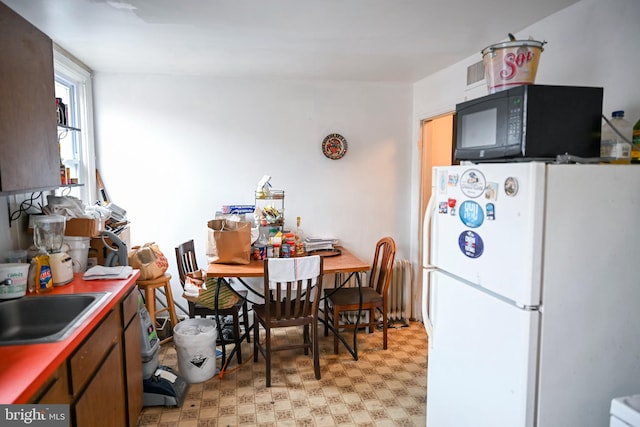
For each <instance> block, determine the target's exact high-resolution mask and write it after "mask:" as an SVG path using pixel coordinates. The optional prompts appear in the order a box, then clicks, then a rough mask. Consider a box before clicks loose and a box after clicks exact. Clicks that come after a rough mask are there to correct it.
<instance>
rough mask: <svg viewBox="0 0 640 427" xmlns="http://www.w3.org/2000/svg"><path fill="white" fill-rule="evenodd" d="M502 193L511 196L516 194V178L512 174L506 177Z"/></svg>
mask: <svg viewBox="0 0 640 427" xmlns="http://www.w3.org/2000/svg"><path fill="white" fill-rule="evenodd" d="M504 193H505V194H506V195H507V196H509V197H513V196H515V195H516V194H518V180H517V179H515V178H514V177H512V176H510V177H509V178H507V179H506V180H505V181H504Z"/></svg>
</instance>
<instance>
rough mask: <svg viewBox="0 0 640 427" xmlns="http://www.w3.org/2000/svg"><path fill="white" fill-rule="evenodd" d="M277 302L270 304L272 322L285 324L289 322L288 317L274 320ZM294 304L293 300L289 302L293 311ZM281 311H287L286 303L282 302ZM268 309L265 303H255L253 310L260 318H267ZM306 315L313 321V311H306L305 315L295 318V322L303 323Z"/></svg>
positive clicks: (297, 323)
mask: <svg viewBox="0 0 640 427" xmlns="http://www.w3.org/2000/svg"><path fill="white" fill-rule="evenodd" d="M277 304H278V303H277V302H271V304H270V305H269V311H270V315H271V319H272V320H271V323H272V324H278V325H283V324H285V323H287V319H280V320H273V319H275V318H276V306H277ZM293 306H294V303H293V302H291V303H290V304H289V308H290V310H289V312H293ZM280 310H281V311H280V312H281V313H284V312H285V304H284V303H283V304H280ZM266 311H267V309H266V306H265V305H264V304H254V305H253V312H254V314H255V315H257V316H258V317H260V319H265V318H266V317H267V312H266ZM305 317H308V319H309V321H311V319H312V318H313V315H312V314H311V313H306V315H305V316H297V317H295V318H293V319H294V320H295V324H296V325H299V324H301V319H304V318H305Z"/></svg>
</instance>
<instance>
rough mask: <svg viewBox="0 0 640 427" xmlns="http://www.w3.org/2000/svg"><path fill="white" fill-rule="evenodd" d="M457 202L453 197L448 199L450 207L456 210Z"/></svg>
mask: <svg viewBox="0 0 640 427" xmlns="http://www.w3.org/2000/svg"><path fill="white" fill-rule="evenodd" d="M457 202H458V201H457V200H456V199H453V198H451V197H450V198H448V199H447V204H448V205H449V207H450V208H455V207H456V203H457Z"/></svg>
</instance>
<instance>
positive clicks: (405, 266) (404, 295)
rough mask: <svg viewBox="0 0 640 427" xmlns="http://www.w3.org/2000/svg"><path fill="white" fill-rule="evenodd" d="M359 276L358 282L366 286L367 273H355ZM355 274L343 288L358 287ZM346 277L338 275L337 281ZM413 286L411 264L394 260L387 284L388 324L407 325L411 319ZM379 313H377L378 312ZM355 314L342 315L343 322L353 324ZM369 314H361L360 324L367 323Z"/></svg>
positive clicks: (406, 261) (402, 260)
mask: <svg viewBox="0 0 640 427" xmlns="http://www.w3.org/2000/svg"><path fill="white" fill-rule="evenodd" d="M355 274H359V275H360V281H361V282H362V286H367V284H368V283H369V282H368V277H367V273H365V272H362V273H355ZM355 274H354V275H353V276H351V278H350V279H349V281H348V282H347V284H346V285H345V286H358V284H357V282H356V278H355ZM345 279H346V277H344V276H342V275H341V274H338V280H340V283H342V281H343V280H345ZM412 286H413V269H412V268H411V262H410V261H409V260H407V259H401V260H396V261H395V262H394V263H393V271H392V274H391V283H390V284H389V291H388V295H387V299H388V309H389V312H388V313H387V319H388V321H389V323H402V324H403V325H405V326H406V325H408V323H407V319H408V318H411V294H412ZM378 313H379V312H378ZM356 317H357V315H356V314H355V313H343V314H342V320H341V321H343V322H345V321H346V322H349V323H355V318H356ZM368 321H369V313H368V312H364V313H362V314H361V317H360V323H368Z"/></svg>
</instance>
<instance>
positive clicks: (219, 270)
mask: <svg viewBox="0 0 640 427" xmlns="http://www.w3.org/2000/svg"><path fill="white" fill-rule="evenodd" d="M340 251H341V252H342V253H341V254H340V255H338V256H332V257H324V273H325V274H329V273H353V272H356V271H367V270H369V268H371V266H370V265H369V264H367V263H366V262H364V261H362V260H361V259H360V258H358V257H357V256H355V255H354V254H352V253H351V252H349V251H348V250H346V249H345V248H340ZM263 275H264V261H260V260H254V259H252V260H251V262H250V263H249V264H209V266H208V268H207V277H262V276H263Z"/></svg>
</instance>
